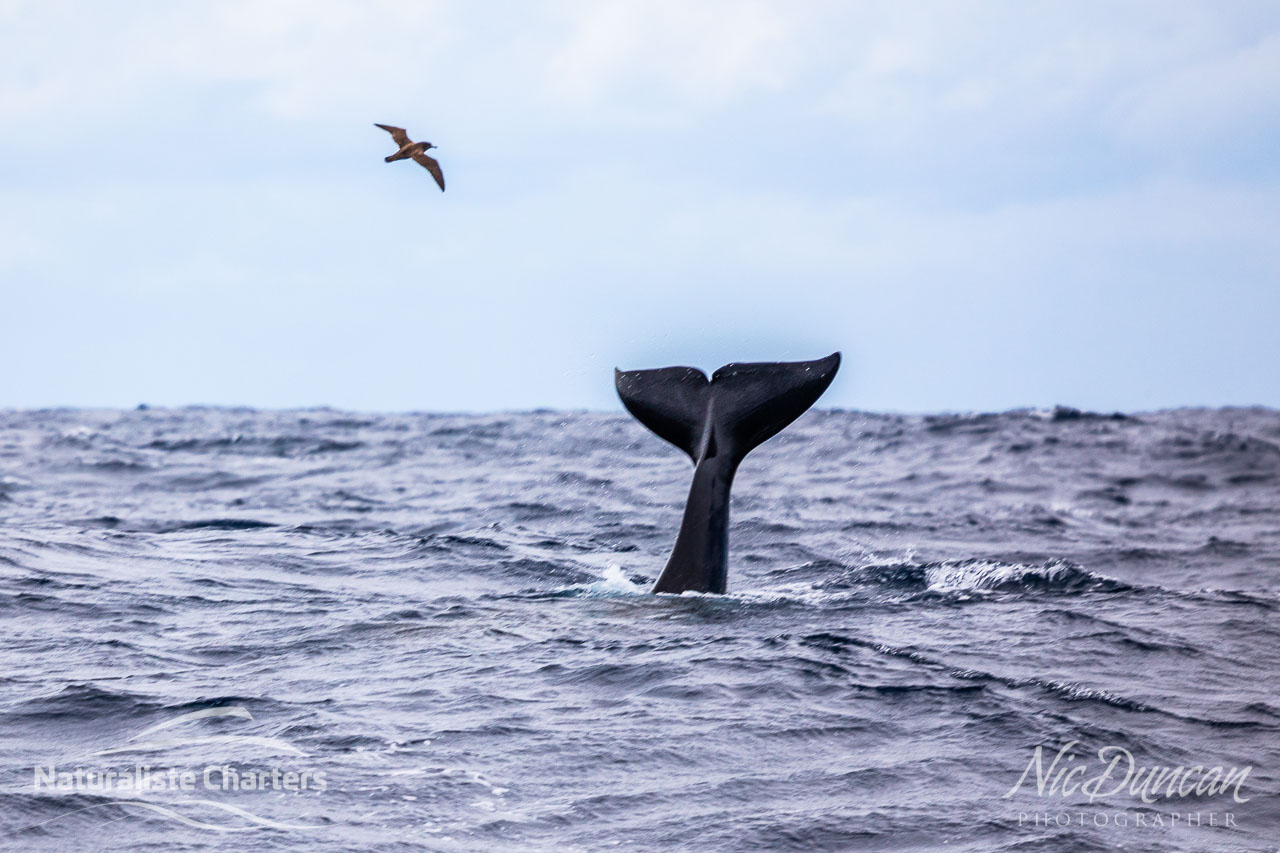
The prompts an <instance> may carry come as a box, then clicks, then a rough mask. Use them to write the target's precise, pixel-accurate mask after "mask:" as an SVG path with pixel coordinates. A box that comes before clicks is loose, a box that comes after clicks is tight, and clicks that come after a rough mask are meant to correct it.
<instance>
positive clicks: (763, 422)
mask: <svg viewBox="0 0 1280 853" xmlns="http://www.w3.org/2000/svg"><path fill="white" fill-rule="evenodd" d="M839 367H840V353H838V352H837V353H832V354H831V355H829V356H827V357H826V358H820V359H817V360H816V361H792V362H756V363H750V364H726V365H725V366H724V367H722V368H720V369H719V370H717V371H716V372H715V373H714V374H712V376H711V379H710V380H709V381H708V379H707V377H706V375H705V374H704V373H703V372H702V371H701V370H698V369H696V368H693V367H661V368H657V369H654V370H625V371H624V370H615V371H614V379H615V383H616V385H617V388H618V396H619V397H621V398H622V404H623V405H624V406H626V408H627V411H628V412H630V413H631V414H632V415H634V416H635V418H636V420H638V421H640V423H642V424H644V425H645V426H647V427H648V428H649V429H651V430H653V432H655V433H656V434H657V435H658V436H660V437H661V438H663V439H666V440H667V441H669V442H671V443H672V444H674V445H675V446H676V447H678V448H680V449H681V450H683V451H684V452H685V453H687V454H689V458H690V459H692V460H693V462H694V465H695V466H696V467H695V468H694V472H693V485H692V487H691V488H690V489H689V500H688V502H687V503H686V504H685V508H684V520H683V521H682V522H681V524H680V534H679V535H678V536H677V537H676V544H675V548H674V549H673V550H672V552H671V558H670V559H669V560H668V561H667V566H666V568H665V569H663V571H662V575H661V576H660V577H659V578H658V581H657V583H656V584H654V587H653V591H654V592H684V591H686V590H693V591H697V592H716V593H723V592H724V591H725V581H726V576H727V557H728V553H729V490H730V488H731V487H732V485H733V475H734V473H735V472H736V471H737V469H738V465H739V463H741V462H742V460H743V458H744V457H745V456H746V455H747V454H748V453H750V452H751V450H752V449H754V448H755V447H758V446H759V445H760V444H762V443H764V442H765V441H767V440H768V439H770V438H772V437H773V436H775V435H777V434H778V433H779V432H781V431H782V430H783V429H784V428H785V427H786V426H787V424H789V423H791V422H792V421H794V420H795V419H796V418H798V417H800V415H802V414H804V412H805V411H806V410H807V409H808V408H809V407H810V406H812V405H813V404H814V402H815V401H816V400H817V399H818V398H819V397H821V396H822V392H823V391H826V390H827V386H828V385H830V384H831V380H832V379H834V378H835V375H836V370H837V369H839Z"/></svg>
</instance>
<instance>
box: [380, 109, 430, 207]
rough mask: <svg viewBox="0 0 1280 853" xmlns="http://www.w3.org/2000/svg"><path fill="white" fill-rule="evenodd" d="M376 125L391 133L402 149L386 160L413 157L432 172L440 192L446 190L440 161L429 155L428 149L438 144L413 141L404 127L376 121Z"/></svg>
mask: <svg viewBox="0 0 1280 853" xmlns="http://www.w3.org/2000/svg"><path fill="white" fill-rule="evenodd" d="M374 127H380V128H382V129H383V130H385V131H386V132H387V133H389V134H391V138H392V139H394V140H395V142H396V145H399V146H400V150H399V151H397V152H396V153H394V154H392V155H391V156H390V157H387V158H386V160H385V161H384V162H386V163H390V162H392V161H393V160H409V159H412V160H413V161H414V162H415V163H417V164H418V165H419V166H422V167H423V168H424V169H426V170H427V171H428V172H430V173H431V177H433V178H435V179H436V183H437V184H439V185H440V192H444V172H442V171H440V163H439V162H437V161H436V158H434V157H429V156H427V151H428V150H429V149H431V148H435V147H436V146H434V145H432V144H431V143H430V142H413V141H412V140H410V139H409V134H407V133H405V132H404V128H403V127H392V126H391V125H389V124H378V123H377V122H374Z"/></svg>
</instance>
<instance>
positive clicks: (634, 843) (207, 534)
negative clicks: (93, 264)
mask: <svg viewBox="0 0 1280 853" xmlns="http://www.w3.org/2000/svg"><path fill="white" fill-rule="evenodd" d="M691 473H692V467H691V465H690V464H689V462H688V460H687V458H685V457H684V456H683V455H682V454H680V453H679V451H677V450H676V449H675V448H673V447H670V446H668V445H666V444H664V443H663V442H662V441H661V440H660V439H658V438H656V437H655V436H653V435H651V434H649V433H648V432H647V431H646V430H645V429H644V428H643V427H641V426H640V425H639V424H638V423H636V422H635V421H633V420H632V419H631V418H630V417H628V416H627V415H625V414H623V413H621V412H619V413H610V414H593V413H580V412H575V413H565V412H531V413H511V414H500V415H469V416H453V415H433V414H406V415H366V414H351V413H345V412H340V411H333V410H327V409H315V410H305V411H254V410H248V409H214V408H188V409H175V410H144V411H126V412H120V411H93V410H53V411H32V412H14V411H8V412H0V579H2V580H0V844H3V845H4V847H5V848H6V849H14V850H40V849H51V850H106V849H134V850H206V849H208V850H219V849H236V850H278V849H293V848H297V849H305V850H309V851H340V850H357V849H368V850H388V851H392V850H422V849H427V850H447V851H453V850H458V851H504V850H570V851H573V850H582V851H597V850H610V849H622V850H646V851H648V850H665V849H675V850H708V851H738V850H748V849H778V850H901V851H910V850H953V851H974V853H987V852H988V851H1064V853H1065V851H1071V852H1072V853H1078V852H1079V851H1094V850H1126V851H1160V852H1161V853H1164V851H1182V850H1186V851H1275V850H1277V849H1280V796H1278V795H1280V621H1278V617H1280V413H1278V412H1276V411H1271V410H1265V409H1226V410H1177V411H1167V412H1158V413H1140V414H1135V415H1129V416H1122V415H1111V414H1107V413H1103V414H1095V413H1088V412H1078V411H1075V410H1071V409H1062V408H1060V409H1055V410H1051V411H1014V412H1008V413H1003V414H974V415H943V416H897V415H879V414H864V413H857V412H839V411H814V412H810V413H808V414H806V415H805V416H804V417H803V418H801V419H800V420H799V421H798V422H797V423H796V424H795V425H793V426H792V427H790V428H789V429H788V430H786V431H785V432H784V433H782V434H781V435H780V436H778V437H777V438H775V439H773V440H771V441H770V442H768V443H767V444H765V445H764V446H762V447H761V448H759V449H757V450H756V451H755V452H753V453H752V454H751V456H749V457H748V458H747V460H746V462H745V463H744V464H743V466H742V468H741V469H740V471H739V474H738V478H737V481H736V484H735V487H734V505H733V527H732V534H731V554H730V572H729V593H728V594H727V595H724V596H714V595H684V596H651V595H648V594H646V593H645V590H646V587H647V585H648V584H650V583H651V582H652V581H653V579H654V578H655V577H656V576H657V574H658V572H659V571H660V570H661V568H662V566H663V563H664V561H665V559H666V556H667V553H668V551H669V550H670V548H671V545H672V543H673V541H674V537H675V532H676V529H677V527H678V525H679V518H680V511H681V508H682V506H683V503H684V498H685V494H686V490H687V489H688V486H689V481H690V477H691ZM1037 748H1040V750H1041V753H1040V759H1039V764H1037V758H1036V750H1037ZM1060 751H1061V752H1062V754H1061V756H1059V753H1060ZM1100 752H1101V755H1100V754H1099V753H1100ZM1126 756H1128V757H1126ZM1055 758H1057V763H1056V764H1054V760H1055ZM1112 759H1114V761H1115V763H1114V764H1111V763H1108V762H1109V761H1111V760H1112ZM1076 768H1080V771H1079V772H1075V769H1076ZM1214 768H1218V769H1217V770H1216V771H1215V770H1214ZM1038 779H1039V781H1038ZM1170 779H1172V782H1171V781H1170ZM1055 780H1057V781H1056V782H1055ZM1152 780H1156V781H1155V782H1153V781H1152ZM187 782H190V783H191V784H190V785H189V786H187V785H186V783H187ZM1062 783H1065V784H1062ZM1219 783H1221V784H1219ZM1228 783H1229V784H1228ZM95 786H96V787H95ZM1087 792H1089V793H1087ZM1144 795H1145V796H1144Z"/></svg>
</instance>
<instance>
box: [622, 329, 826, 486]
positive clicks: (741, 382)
mask: <svg viewBox="0 0 1280 853" xmlns="http://www.w3.org/2000/svg"><path fill="white" fill-rule="evenodd" d="M839 367H840V353H838V352H835V353H832V354H831V355H829V356H827V357H826V358H820V359H817V360H816V361H789V362H755V363H747V364H726V365H725V366H724V367H722V368H720V369H719V370H717V371H716V372H715V373H714V374H712V376H711V379H710V380H708V379H707V377H706V375H705V374H704V373H703V372H702V371H701V370H698V369H696V368H693V367H662V368H658V369H655V370H626V371H623V370H617V371H615V376H614V378H615V382H616V384H617V388H618V396H619V397H621V398H622V404H623V405H624V406H626V407H627V411H628V412H630V413H631V414H632V415H634V416H635V418H636V420H638V421H640V423H642V424H644V425H645V426H647V427H648V428H649V429H651V430H653V432H655V433H656V434H657V435H658V436H660V437H661V438H664V439H666V440H667V441H669V442H671V443H672V444H674V445H675V446H676V447H678V448H680V449H681V450H683V451H684V452H685V453H687V454H689V458H690V459H692V460H693V461H694V462H695V463H697V462H699V461H701V460H702V459H704V458H708V457H710V456H716V455H720V454H728V456H729V457H730V459H731V460H732V463H733V465H734V466H735V467H736V465H737V464H738V463H739V462H741V461H742V459H743V457H745V456H746V455H747V454H748V453H750V452H751V451H752V450H753V449H754V448H756V447H758V446H760V445H761V444H763V443H764V442H765V441H767V440H768V439H770V438H772V437H773V436H775V435H777V434H778V433H779V432H781V431H782V430H783V429H784V428H786V426H787V425H788V424H790V423H791V422H792V421H794V420H795V419H796V418H798V417H800V415H802V414H804V412H805V411H806V410H807V409H808V408H809V407H810V406H812V405H813V404H814V402H815V401H816V400H817V399H818V398H819V397H821V396H822V392H823V391H826V390H827V386H828V385H830V384H831V380H832V379H834V378H835V375H836V370H837V369H839Z"/></svg>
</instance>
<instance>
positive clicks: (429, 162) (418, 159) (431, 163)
mask: <svg viewBox="0 0 1280 853" xmlns="http://www.w3.org/2000/svg"><path fill="white" fill-rule="evenodd" d="M413 160H414V162H415V163H417V164H418V165H419V166H422V167H423V168H424V169H426V170H427V171H428V172H430V173H431V177H433V178H435V179H436V183H437V184H439V185H440V192H444V172H442V171H440V163H439V162H437V161H436V158H434V157H428V156H427V155H426V154H414V155H413Z"/></svg>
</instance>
